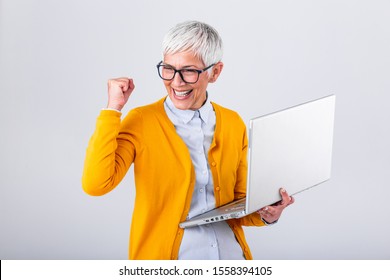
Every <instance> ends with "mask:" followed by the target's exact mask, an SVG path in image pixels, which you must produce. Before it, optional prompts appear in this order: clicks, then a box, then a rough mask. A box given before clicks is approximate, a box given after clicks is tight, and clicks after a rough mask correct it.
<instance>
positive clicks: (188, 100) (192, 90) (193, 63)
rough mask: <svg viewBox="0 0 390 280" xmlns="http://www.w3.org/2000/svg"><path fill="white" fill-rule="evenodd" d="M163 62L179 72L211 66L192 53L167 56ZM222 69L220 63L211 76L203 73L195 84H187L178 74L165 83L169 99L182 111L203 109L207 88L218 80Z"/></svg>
mask: <svg viewBox="0 0 390 280" xmlns="http://www.w3.org/2000/svg"><path fill="white" fill-rule="evenodd" d="M163 62H164V64H167V65H170V66H172V67H173V68H175V69H177V70H180V69H184V68H185V69H197V70H202V69H204V68H205V67H207V66H209V65H204V64H203V62H202V61H201V60H199V59H198V58H196V57H195V55H194V54H193V53H192V52H180V53H175V54H167V55H165V56H164V60H163ZM222 67H223V64H222V62H219V63H217V64H216V65H215V66H214V67H213V69H212V70H211V71H212V72H211V74H208V73H207V72H203V73H201V74H200V75H199V80H198V81H197V82H196V83H195V84H187V83H185V82H184V81H183V80H182V78H181V77H180V75H179V73H176V75H175V77H174V79H173V80H171V81H164V85H165V88H166V89H167V92H168V95H169V98H170V99H171V100H172V103H173V104H174V105H175V107H176V108H177V109H180V110H197V109H199V108H200V107H202V105H203V103H204V102H205V100H206V90H207V86H208V84H209V83H213V82H215V81H216V80H217V78H218V76H219V74H220V72H221V70H222Z"/></svg>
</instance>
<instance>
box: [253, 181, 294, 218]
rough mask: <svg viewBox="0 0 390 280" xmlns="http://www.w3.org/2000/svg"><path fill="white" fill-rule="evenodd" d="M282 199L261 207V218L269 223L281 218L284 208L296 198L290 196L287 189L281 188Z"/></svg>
mask: <svg viewBox="0 0 390 280" xmlns="http://www.w3.org/2000/svg"><path fill="white" fill-rule="evenodd" d="M279 192H280V195H281V197H282V200H280V201H278V202H276V203H274V204H272V205H270V206H266V207H263V208H261V209H260V210H259V211H257V213H259V214H260V216H261V218H262V219H263V220H265V221H266V222H267V223H269V224H272V223H274V222H276V221H277V220H279V218H280V216H281V215H282V212H283V210H284V209H285V208H286V207H287V206H289V205H291V204H293V203H294V201H295V200H294V198H293V197H292V196H289V195H288V193H287V192H286V190H285V189H283V188H281V189H280V190H279Z"/></svg>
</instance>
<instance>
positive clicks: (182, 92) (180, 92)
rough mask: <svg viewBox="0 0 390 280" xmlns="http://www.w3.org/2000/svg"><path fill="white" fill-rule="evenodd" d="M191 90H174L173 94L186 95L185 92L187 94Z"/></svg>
mask: <svg viewBox="0 0 390 280" xmlns="http://www.w3.org/2000/svg"><path fill="white" fill-rule="evenodd" d="M190 92H191V90H188V91H176V90H175V94H176V95H177V96H186V95H187V94H189V93H190Z"/></svg>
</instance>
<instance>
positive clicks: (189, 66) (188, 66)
mask: <svg viewBox="0 0 390 280" xmlns="http://www.w3.org/2000/svg"><path fill="white" fill-rule="evenodd" d="M163 63H164V64H165V65H166V66H170V67H172V68H175V69H176V67H174V66H173V65H171V64H169V63H165V62H164V61H163ZM191 67H194V68H202V67H198V66H196V65H186V66H183V67H182V68H180V69H185V68H191Z"/></svg>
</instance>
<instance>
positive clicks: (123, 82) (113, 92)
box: [107, 78, 135, 111]
mask: <svg viewBox="0 0 390 280" xmlns="http://www.w3.org/2000/svg"><path fill="white" fill-rule="evenodd" d="M107 85H108V104H107V108H110V109H115V110H118V111H120V110H122V108H123V106H125V104H126V103H127V100H129V96H130V95H131V93H132V92H133V90H134V87H135V86H134V82H133V79H129V78H117V79H110V80H108V82H107Z"/></svg>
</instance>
